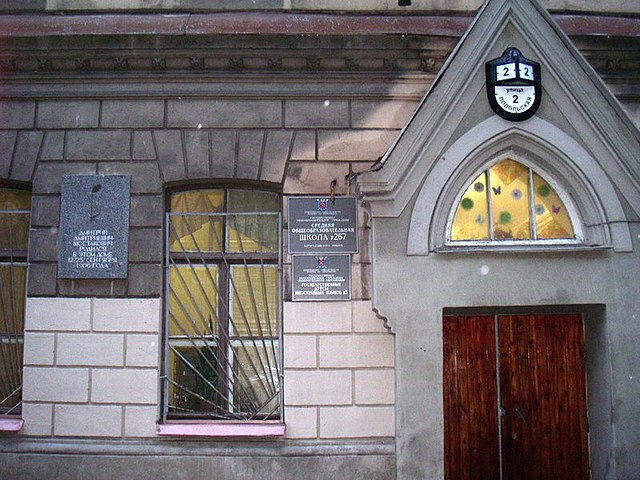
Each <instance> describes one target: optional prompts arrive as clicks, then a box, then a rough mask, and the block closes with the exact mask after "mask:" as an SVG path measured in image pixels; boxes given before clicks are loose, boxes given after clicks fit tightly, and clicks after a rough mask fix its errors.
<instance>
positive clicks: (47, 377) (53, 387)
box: [22, 367, 89, 402]
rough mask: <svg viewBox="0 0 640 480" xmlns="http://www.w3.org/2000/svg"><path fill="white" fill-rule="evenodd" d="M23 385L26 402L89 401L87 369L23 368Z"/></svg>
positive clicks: (23, 395)
mask: <svg viewBox="0 0 640 480" xmlns="http://www.w3.org/2000/svg"><path fill="white" fill-rule="evenodd" d="M23 384H24V386H23V389H22V397H23V399H24V400H25V401H27V402H32V401H36V402H38V401H42V402H87V401H89V369H88V368H50V367H24V376H23ZM62 385H64V388H60V387H61V386H62Z"/></svg>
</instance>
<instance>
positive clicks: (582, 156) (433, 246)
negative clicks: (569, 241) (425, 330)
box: [407, 117, 631, 255]
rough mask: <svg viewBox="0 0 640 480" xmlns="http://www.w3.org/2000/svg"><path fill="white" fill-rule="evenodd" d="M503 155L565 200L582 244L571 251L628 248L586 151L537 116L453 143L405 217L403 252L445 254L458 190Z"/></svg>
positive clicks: (603, 180) (620, 216) (618, 210)
mask: <svg viewBox="0 0 640 480" xmlns="http://www.w3.org/2000/svg"><path fill="white" fill-rule="evenodd" d="M508 155H510V156H511V158H513V159H514V160H516V161H519V162H521V163H523V164H525V165H528V166H531V167H533V169H534V170H536V171H538V172H539V173H541V174H542V175H543V176H545V175H546V176H547V178H549V179H551V180H553V181H554V182H555V183H556V185H558V186H559V187H560V189H561V190H562V191H564V192H565V194H566V195H567V197H568V199H570V201H571V203H572V204H573V206H574V207H575V210H576V211H577V212H578V217H579V218H580V219H581V220H582V236H583V242H582V243H580V244H579V245H572V248H576V249H577V248H598V247H611V246H612V247H613V248H614V249H615V250H616V251H630V250H631V235H630V232H629V229H628V227H627V225H626V223H625V215H624V210H623V207H622V205H621V203H620V200H619V198H618V195H617V193H616V190H615V188H614V186H613V184H612V183H611V181H610V180H609V178H608V176H607V175H606V174H605V172H604V170H603V168H602V167H601V166H600V164H599V163H598V162H597V161H596V159H595V158H594V157H593V156H592V155H591V154H590V153H589V152H588V151H587V150H586V149H584V148H583V147H582V146H581V145H580V144H579V143H578V142H577V141H575V140H574V139H573V138H572V137H570V136H569V135H567V134H566V133H564V132H563V131H561V130H560V129H558V128H557V127H555V126H554V125H552V124H551V123H549V122H546V121H544V120H541V119H539V118H532V119H530V120H528V121H527V122H526V124H524V125H523V126H518V127H514V126H513V125H512V124H511V123H508V122H506V121H504V120H502V119H499V118H497V117H491V118H489V119H487V120H485V121H484V122H481V123H480V124H478V125H477V126H476V127H474V128H472V129H470V130H469V131H467V132H466V133H465V134H464V135H462V136H461V137H460V138H459V139H458V140H457V141H456V142H454V143H453V144H452V145H451V146H450V147H449V148H448V149H447V150H446V151H445V153H444V154H443V155H441V156H440V159H439V161H438V162H436V163H435V165H434V168H433V169H432V170H431V172H429V174H428V176H427V178H426V179H425V181H424V183H423V185H422V187H421V189H420V192H419V193H418V196H417V198H416V203H415V204H414V207H413V210H412V213H411V223H410V227H409V236H408V239H407V253H408V254H409V255H428V254H429V252H433V251H443V250H447V248H446V234H447V225H448V220H449V218H450V215H451V212H452V210H453V209H455V208H456V206H457V201H458V196H459V194H460V192H461V191H462V190H463V189H464V187H465V186H466V185H467V184H468V182H470V181H471V180H472V179H473V178H475V177H474V174H475V175H476V176H477V175H478V174H479V173H480V172H481V171H482V170H483V169H486V168H487V167H488V166H490V165H491V164H493V163H495V160H496V159H497V158H500V157H503V156H508ZM496 248H497V249H499V247H496ZM507 248H508V249H509V250H517V249H531V247H530V246H526V247H525V246H523V247H516V246H509V247H507ZM534 248H535V247H534ZM545 248H551V247H545ZM556 248H559V247H556Z"/></svg>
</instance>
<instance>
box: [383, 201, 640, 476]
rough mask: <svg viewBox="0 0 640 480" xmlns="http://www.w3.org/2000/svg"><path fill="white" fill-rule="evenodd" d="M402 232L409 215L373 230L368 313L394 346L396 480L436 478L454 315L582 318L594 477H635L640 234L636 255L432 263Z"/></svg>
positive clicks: (639, 423) (467, 257)
mask: <svg viewBox="0 0 640 480" xmlns="http://www.w3.org/2000/svg"><path fill="white" fill-rule="evenodd" d="M408 226H409V216H408V215H407V213H405V214H403V215H402V216H401V217H400V218H398V219H383V218H374V221H373V237H374V238H373V257H374V258H375V262H374V271H373V275H374V306H375V307H376V308H377V310H378V311H379V312H380V313H381V314H382V315H384V316H385V317H386V318H387V319H388V322H389V324H390V325H391V326H392V328H393V331H394V332H395V333H396V338H397V341H396V388H397V393H396V395H397V398H401V399H402V401H401V402H398V403H397V404H396V424H397V436H396V441H397V445H398V454H399V470H398V473H399V478H406V479H409V478H429V479H431V478H433V479H436V478H442V476H443V422H444V417H443V410H442V409H443V407H442V315H443V311H444V310H445V309H447V308H454V307H458V308H460V307H465V308H470V309H471V310H469V311H478V309H480V308H482V307H492V308H506V307H517V308H516V310H522V311H525V312H533V311H539V310H548V309H550V310H558V309H560V310H563V309H566V308H569V309H572V310H574V311H580V312H583V313H585V319H586V320H585V321H586V342H587V352H588V359H587V364H588V371H587V376H588V385H589V387H588V388H589V418H590V424H591V426H592V430H591V438H590V441H591V452H592V454H591V459H592V469H593V473H594V477H593V478H619V479H627V478H636V477H638V475H640V461H639V460H638V458H637V455H632V454H631V455H630V452H632V451H637V448H638V445H640V443H639V441H640V439H639V437H638V432H639V431H640V419H639V418H638V416H637V415H636V413H634V412H637V401H636V399H637V398H639V396H640V384H639V382H638V378H637V373H636V372H637V365H639V364H640V351H639V350H638V348H637V341H636V339H637V337H638V335H640V322H639V321H638V313H637V312H638V311H640V298H639V297H638V294H637V292H638V285H640V276H639V273H638V272H640V255H639V254H638V253H637V252H638V248H640V241H639V240H638V239H639V238H640V225H638V224H634V225H633V226H632V231H633V232H632V234H633V238H634V252H636V253H613V252H611V251H592V252H556V253H553V252H548V253H526V252H518V253H493V254H491V253H487V252H484V253H483V252H475V253H448V254H431V255H429V256H407V255H406V254H405V253H406V243H405V239H406V233H407V229H408ZM398 292H402V294H398ZM594 305H599V306H600V307H592V306H594ZM594 308H595V311H596V312H600V313H594ZM474 309H475V310H474ZM602 312H604V313H602ZM400 339H402V340H400ZM608 348H610V353H611V355H610V356H609V354H608V350H607V349H608ZM609 368H610V369H611V370H610V375H609ZM400 455H402V460H401V461H400Z"/></svg>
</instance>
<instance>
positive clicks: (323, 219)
mask: <svg viewBox="0 0 640 480" xmlns="http://www.w3.org/2000/svg"><path fill="white" fill-rule="evenodd" d="M357 252H358V213H357V208H356V199H355V197H336V198H335V200H334V201H332V200H331V198H330V197H328V196H327V197H323V196H318V197H290V198H289V253H306V254H311V253H313V254H316V253H357Z"/></svg>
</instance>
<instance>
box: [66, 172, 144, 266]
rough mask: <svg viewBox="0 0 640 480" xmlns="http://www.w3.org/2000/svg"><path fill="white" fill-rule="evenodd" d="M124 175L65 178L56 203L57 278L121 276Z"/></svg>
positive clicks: (125, 245)
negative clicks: (57, 223)
mask: <svg viewBox="0 0 640 480" xmlns="http://www.w3.org/2000/svg"><path fill="white" fill-rule="evenodd" d="M130 190H131V177H130V176H128V175H75V176H70V175H65V176H64V177H63V179H62V200H61V204H60V251H59V256H58V277H59V278H126V277H127V266H128V257H129V198H130Z"/></svg>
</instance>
